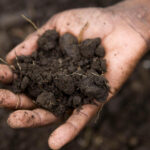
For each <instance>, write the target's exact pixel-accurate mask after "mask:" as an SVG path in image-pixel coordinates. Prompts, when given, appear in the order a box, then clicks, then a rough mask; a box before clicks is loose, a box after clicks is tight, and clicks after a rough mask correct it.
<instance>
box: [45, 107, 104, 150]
mask: <svg viewBox="0 0 150 150" xmlns="http://www.w3.org/2000/svg"><path fill="white" fill-rule="evenodd" d="M101 107H102V105H100V107H98V106H96V105H84V106H83V109H81V110H80V111H79V112H78V111H77V110H75V111H74V113H73V114H72V116H71V117H70V118H69V119H68V120H67V121H66V123H65V124H63V125H61V126H60V127H59V128H57V129H56V130H55V131H54V132H53V133H52V134H51V136H50V137H49V140H48V143H49V146H50V147H51V148H52V149H60V148H61V147H62V146H64V145H65V144H66V143H68V142H70V141H71V140H72V139H73V138H75V136H76V135H77V134H78V133H79V132H80V131H81V129H82V128H83V127H84V126H85V125H86V124H87V122H88V121H89V120H90V119H91V118H92V117H93V115H95V113H96V112H97V111H98V109H100V108H101Z"/></svg>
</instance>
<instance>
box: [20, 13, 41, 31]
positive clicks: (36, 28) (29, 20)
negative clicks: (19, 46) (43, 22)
mask: <svg viewBox="0 0 150 150" xmlns="http://www.w3.org/2000/svg"><path fill="white" fill-rule="evenodd" d="M21 16H22V18H24V19H25V20H26V21H28V22H29V23H30V24H31V25H32V26H33V28H34V29H35V30H38V27H37V26H36V24H35V23H34V22H33V21H32V20H31V19H29V18H28V17H26V16H25V15H24V14H22V15H21Z"/></svg>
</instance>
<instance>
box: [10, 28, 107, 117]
mask: <svg viewBox="0 0 150 150" xmlns="http://www.w3.org/2000/svg"><path fill="white" fill-rule="evenodd" d="M37 43H38V49H37V51H36V52H34V53H33V54H32V55H31V56H19V57H17V56H16V60H15V63H14V66H15V69H14V70H13V71H14V73H16V74H17V76H18V78H17V79H16V80H14V81H13V83H12V85H11V90H12V91H13V92H15V93H25V94H26V95H28V96H29V97H31V98H32V99H33V101H34V102H35V103H36V104H37V105H38V106H40V107H43V108H46V109H48V110H49V111H51V112H53V113H54V114H55V115H57V116H60V115H63V114H64V113H65V112H68V111H69V110H72V109H74V108H79V107H81V106H82V105H84V104H94V100H93V99H96V100H97V101H100V102H104V101H105V100H106V98H107V96H108V93H109V86H108V82H107V80H106V79H105V78H104V76H103V74H104V73H105V72H106V61H105V60H104V59H103V57H104V55H105V50H104V48H103V47H102V46H101V45H100V44H101V39H100V38H95V39H86V40H85V41H82V42H81V43H79V42H78V40H77V38H76V37H74V36H73V35H71V34H69V33H66V34H64V35H63V36H61V37H59V34H58V33H57V32H56V31H55V30H47V31H46V32H45V33H44V34H43V35H42V36H41V37H40V38H39V40H38V42H37Z"/></svg>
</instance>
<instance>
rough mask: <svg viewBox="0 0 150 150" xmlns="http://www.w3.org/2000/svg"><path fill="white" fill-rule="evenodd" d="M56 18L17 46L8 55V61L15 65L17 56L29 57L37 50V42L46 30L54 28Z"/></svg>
mask: <svg viewBox="0 0 150 150" xmlns="http://www.w3.org/2000/svg"><path fill="white" fill-rule="evenodd" d="M54 18H55V17H53V18H52V19H50V21H48V22H47V23H46V24H45V25H44V26H43V27H41V28H40V29H38V30H37V31H36V32H34V33H32V34H30V35H29V36H28V37H27V38H26V40H25V41H23V42H22V43H21V44H19V45H18V46H16V47H15V48H14V49H13V50H12V51H11V52H9V53H8V55H7V57H6V60H7V62H8V63H9V64H12V63H13V60H14V58H16V55H17V56H21V55H24V56H28V55H31V54H32V53H33V52H34V51H35V50H36V49H37V40H38V38H39V36H40V35H42V34H43V33H44V32H45V31H46V30H48V29H49V30H50V29H53V28H54V23H55V22H54V21H53V20H54Z"/></svg>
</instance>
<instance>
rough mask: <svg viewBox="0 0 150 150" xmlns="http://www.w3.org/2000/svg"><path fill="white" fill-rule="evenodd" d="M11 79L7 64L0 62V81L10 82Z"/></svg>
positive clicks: (11, 74) (11, 75)
mask: <svg viewBox="0 0 150 150" xmlns="http://www.w3.org/2000/svg"><path fill="white" fill-rule="evenodd" d="M12 80H13V73H12V71H11V69H10V68H9V67H8V66H7V65H2V64H0V82H3V83H10V82H11V81H12Z"/></svg>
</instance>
